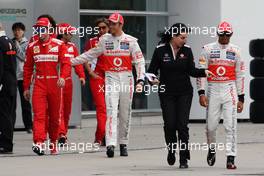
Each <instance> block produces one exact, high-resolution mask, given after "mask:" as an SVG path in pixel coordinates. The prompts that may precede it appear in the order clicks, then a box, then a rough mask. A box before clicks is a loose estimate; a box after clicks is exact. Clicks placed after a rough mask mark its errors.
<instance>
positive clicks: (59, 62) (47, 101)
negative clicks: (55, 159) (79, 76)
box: [23, 18, 71, 155]
mask: <svg viewBox="0 0 264 176" xmlns="http://www.w3.org/2000/svg"><path fill="white" fill-rule="evenodd" d="M34 27H35V28H36V30H37V31H38V33H39V40H37V41H34V42H32V43H30V44H29V46H28V48H27V51H26V62H25V65H24V83H23V85H24V90H25V91H24V97H25V99H26V100H28V101H29V100H30V84H31V82H32V75H33V71H34V70H35V81H34V84H33V96H32V105H33V113H34V119H33V141H34V145H33V147H32V150H33V152H35V153H36V154H38V155H44V147H45V145H44V142H45V140H46V132H47V130H46V122H48V124H47V125H48V134H49V139H50V146H49V149H50V153H51V154H57V147H56V142H57V139H58V136H59V128H60V118H61V116H62V107H63V106H62V103H63V102H62V101H63V100H62V94H63V92H62V88H63V87H64V85H65V79H66V78H68V77H69V76H70V70H71V65H70V59H69V58H66V57H67V50H66V47H65V46H64V44H63V42H62V41H60V40H58V39H55V38H52V37H50V35H49V31H48V29H49V27H51V24H50V22H49V19H48V18H40V19H39V20H38V21H37V23H36V24H35V25H34ZM47 118H48V120H47Z"/></svg>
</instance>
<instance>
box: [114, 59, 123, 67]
mask: <svg viewBox="0 0 264 176" xmlns="http://www.w3.org/2000/svg"><path fill="white" fill-rule="evenodd" d="M113 64H114V65H115V66H117V67H120V66H121V65H122V64H123V61H122V59H121V58H119V57H116V58H114V60H113Z"/></svg>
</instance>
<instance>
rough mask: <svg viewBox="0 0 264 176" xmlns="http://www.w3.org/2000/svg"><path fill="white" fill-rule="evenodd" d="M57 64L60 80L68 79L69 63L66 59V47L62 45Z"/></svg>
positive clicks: (69, 72) (68, 59)
mask: <svg viewBox="0 0 264 176" xmlns="http://www.w3.org/2000/svg"><path fill="white" fill-rule="evenodd" d="M59 62H60V78H64V79H65V78H68V77H70V76H71V63H70V58H68V54H67V47H66V46H65V45H64V44H62V45H61V46H60V51H59Z"/></svg>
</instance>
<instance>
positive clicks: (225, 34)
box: [218, 32, 233, 37]
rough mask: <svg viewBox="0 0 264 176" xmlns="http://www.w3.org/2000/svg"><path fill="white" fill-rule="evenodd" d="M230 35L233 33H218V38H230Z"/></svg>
mask: <svg viewBox="0 0 264 176" xmlns="http://www.w3.org/2000/svg"><path fill="white" fill-rule="evenodd" d="M232 34H233V33H231V32H219V33H218V36H220V37H223V36H227V37H231V35H232Z"/></svg>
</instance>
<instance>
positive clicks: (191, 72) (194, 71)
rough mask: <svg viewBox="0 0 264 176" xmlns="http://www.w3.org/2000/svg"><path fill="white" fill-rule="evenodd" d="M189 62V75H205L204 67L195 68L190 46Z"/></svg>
mask: <svg viewBox="0 0 264 176" xmlns="http://www.w3.org/2000/svg"><path fill="white" fill-rule="evenodd" d="M189 50H190V51H189V58H188V59H189V63H188V73H189V75H190V76H192V77H195V78H199V77H206V75H205V68H196V67H195V63H194V58H193V53H192V50H191V48H189Z"/></svg>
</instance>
